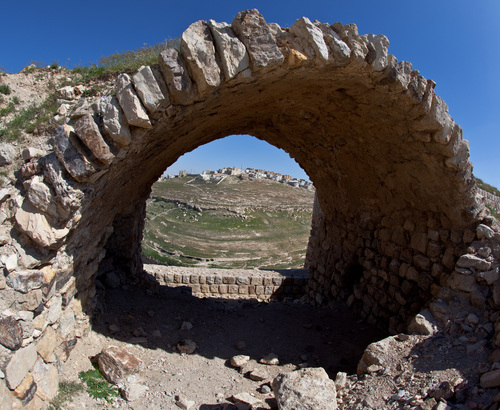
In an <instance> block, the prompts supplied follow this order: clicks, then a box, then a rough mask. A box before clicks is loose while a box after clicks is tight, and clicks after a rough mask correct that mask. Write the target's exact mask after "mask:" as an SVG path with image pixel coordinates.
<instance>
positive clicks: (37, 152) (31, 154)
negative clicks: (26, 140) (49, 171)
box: [22, 147, 46, 161]
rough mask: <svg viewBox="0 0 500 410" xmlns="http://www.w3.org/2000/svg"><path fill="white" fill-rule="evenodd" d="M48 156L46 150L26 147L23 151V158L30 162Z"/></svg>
mask: <svg viewBox="0 0 500 410" xmlns="http://www.w3.org/2000/svg"><path fill="white" fill-rule="evenodd" d="M45 154H46V152H45V151H44V150H41V149H38V148H34V147H26V148H24V149H23V152H22V156H23V160H24V161H29V160H31V159H33V158H40V157H43V156H44V155H45Z"/></svg>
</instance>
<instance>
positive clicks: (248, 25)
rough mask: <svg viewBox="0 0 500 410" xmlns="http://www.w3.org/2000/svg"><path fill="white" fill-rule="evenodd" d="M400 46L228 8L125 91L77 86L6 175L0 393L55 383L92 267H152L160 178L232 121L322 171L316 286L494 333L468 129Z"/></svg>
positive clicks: (483, 216)
mask: <svg viewBox="0 0 500 410" xmlns="http://www.w3.org/2000/svg"><path fill="white" fill-rule="evenodd" d="M388 45H389V42H388V40H387V38H386V37H385V36H383V35H377V36H374V35H363V36H360V35H359V34H358V31H357V28H356V26H355V25H352V24H348V25H342V24H339V23H338V24H334V25H332V26H330V25H328V24H323V23H320V22H314V23H312V22H311V21H309V20H308V19H307V18H301V19H299V20H297V22H296V23H295V24H294V25H293V26H292V27H290V28H289V29H282V28H280V27H279V26H277V25H276V24H267V23H266V22H265V20H264V18H263V17H262V16H261V15H260V13H259V12H258V11H256V10H246V11H244V12H241V13H239V14H238V15H237V17H236V18H235V20H234V21H233V23H232V24H230V25H229V24H225V23H216V22H213V21H210V22H208V23H207V22H204V21H199V22H196V23H193V24H192V25H191V26H190V27H189V28H188V29H187V30H186V32H185V33H184V34H183V35H182V42H181V51H180V53H179V52H177V51H176V50H173V49H170V50H167V51H164V52H162V53H161V54H160V56H159V61H158V65H155V66H152V67H141V68H140V69H139V70H138V72H137V73H135V74H134V75H132V76H129V75H127V74H123V75H120V76H119V77H118V79H117V82H116V90H117V92H116V98H115V97H111V96H107V97H103V98H99V99H96V100H92V99H86V98H81V99H80V100H79V102H78V104H76V105H75V106H74V107H73V109H72V110H71V112H70V113H69V114H68V118H67V122H66V123H65V125H62V126H60V127H59V128H58V129H57V132H56V133H55V135H53V136H52V141H53V149H52V150H51V151H50V152H46V153H43V155H37V154H33V152H32V151H29V150H28V152H27V153H26V155H25V156H24V160H25V161H26V162H25V163H24V164H23V165H22V167H21V168H20V169H19V170H17V171H16V178H17V180H16V181H15V183H14V184H12V185H11V186H9V187H7V188H5V189H3V190H1V192H0V201H1V209H0V217H1V221H2V235H1V239H2V249H1V250H2V252H1V254H2V255H3V256H2V260H1V261H2V264H3V266H4V273H5V275H4V276H1V277H0V308H1V309H0V312H2V314H1V317H0V369H1V370H2V372H3V374H4V375H5V378H3V379H1V380H0V397H2V403H7V406H8V405H9V403H10V402H12V400H14V401H15V400H21V401H22V402H23V403H25V404H29V406H32V407H33V408H37V407H40V406H41V403H42V402H43V401H47V400H50V399H51V398H52V397H54V395H55V394H56V392H57V384H58V372H57V365H58V363H60V362H62V361H64V360H66V358H67V356H68V353H69V352H70V351H71V349H72V347H73V346H74V345H75V343H76V342H77V340H78V338H81V337H84V335H85V333H86V331H87V330H88V329H89V326H90V318H91V317H92V314H93V311H94V309H95V307H96V306H97V305H98V303H99V300H98V297H97V294H96V287H95V279H96V277H97V275H98V274H99V275H103V277H105V275H106V274H107V273H109V272H114V273H115V274H117V275H121V276H122V277H123V278H128V280H129V281H130V283H132V284H133V285H137V286H138V285H139V284H140V282H141V280H142V279H143V278H145V275H143V272H142V261H141V256H140V242H141V237H142V229H143V226H144V217H145V204H146V200H147V198H148V196H149V194H150V190H151V186H152V184H153V183H154V181H156V180H157V179H158V178H159V176H160V175H161V174H162V172H163V171H164V170H165V168H167V167H168V166H169V165H171V164H173V163H174V162H175V161H176V160H177V159H178V158H179V157H180V156H181V155H183V154H184V153H186V152H189V151H191V150H193V149H195V148H197V147H198V146H200V145H202V144H205V143H208V142H211V141H213V140H215V139H218V138H222V137H225V136H228V135H232V134H251V135H254V136H256V137H258V138H261V139H263V140H265V141H267V142H269V143H271V144H273V145H275V146H277V147H279V148H283V149H284V150H285V151H286V152H288V153H289V154H290V155H291V156H292V157H293V158H294V159H295V160H296V161H297V162H298V163H299V164H300V165H301V166H302V167H303V168H304V170H305V171H306V172H307V173H308V175H309V177H310V179H311V181H313V182H314V184H315V187H316V189H317V196H318V201H317V205H316V212H315V216H314V220H313V224H312V232H311V241H310V244H309V249H308V255H307V261H308V268H309V270H310V274H311V281H310V283H309V285H308V292H309V296H310V299H311V301H315V302H316V303H326V302H328V300H330V299H335V298H338V299H343V300H346V301H347V303H348V304H350V305H351V306H353V307H354V308H355V309H356V310H357V311H358V312H359V313H360V314H361V315H363V316H364V317H366V318H367V319H368V320H370V321H371V322H376V323H380V324H381V325H382V326H385V327H386V328H387V326H389V327H390V329H392V330H394V331H399V330H403V329H404V328H405V326H406V324H407V322H408V319H409V318H410V317H411V316H412V315H414V314H415V313H416V312H418V311H419V310H420V309H422V308H425V307H429V309H431V311H432V313H433V315H434V317H435V318H436V319H437V320H439V322H440V323H441V325H442V326H443V328H444V329H446V330H447V331H454V330H456V329H455V328H456V326H455V325H456V324H459V323H460V320H462V322H463V318H462V317H461V315H464V314H467V312H468V311H469V309H473V308H476V309H482V311H483V312H484V314H483V315H480V316H481V318H480V320H479V322H478V323H477V326H483V328H484V329H490V333H489V335H490V336H489V337H490V338H491V337H495V339H494V343H495V345H496V346H500V326H497V328H498V329H499V331H498V332H496V333H494V330H493V329H494V326H493V323H495V325H496V324H498V323H500V322H498V323H496V321H497V319H499V317H498V316H499V315H498V314H497V311H498V307H499V306H500V283H499V280H498V279H499V272H498V266H499V260H500V248H499V241H500V238H499V234H498V226H497V225H496V222H495V220H494V219H493V218H491V217H489V216H488V213H487V211H486V210H485V208H484V205H483V203H482V202H481V201H480V200H478V199H477V198H476V193H477V188H476V185H475V181H474V177H473V175H472V166H471V164H470V162H469V160H468V153H469V147H468V143H467V141H466V140H464V139H463V138H462V132H461V128H460V127H459V126H458V125H456V124H455V123H454V121H453V119H452V118H451V117H450V115H449V114H448V109H447V106H446V104H445V103H444V102H443V101H442V100H441V99H440V98H439V97H438V96H437V95H436V94H435V92H434V87H435V83H434V82H432V81H430V80H427V79H425V78H424V77H422V76H421V75H420V73H419V72H418V71H417V70H413V68H412V66H411V64H410V63H408V62H398V61H397V59H396V58H395V57H394V56H391V55H390V54H388ZM457 304H458V305H459V306H460V309H459V310H458V311H457V312H458V313H457V312H455V310H454V308H455V307H457V306H458V305H457ZM453 326H455V327H453ZM459 330H460V329H458V331H459Z"/></svg>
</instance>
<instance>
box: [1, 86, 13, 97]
mask: <svg viewBox="0 0 500 410" xmlns="http://www.w3.org/2000/svg"><path fill="white" fill-rule="evenodd" d="M10 93H11V89H10V87H9V86H8V85H7V84H0V94H4V95H9V94H10Z"/></svg>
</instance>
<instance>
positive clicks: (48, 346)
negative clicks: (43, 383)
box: [36, 326, 57, 363]
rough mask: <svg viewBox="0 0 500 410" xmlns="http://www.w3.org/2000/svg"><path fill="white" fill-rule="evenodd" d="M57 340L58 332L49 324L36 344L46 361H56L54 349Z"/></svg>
mask: <svg viewBox="0 0 500 410" xmlns="http://www.w3.org/2000/svg"><path fill="white" fill-rule="evenodd" d="M56 342H57V333H56V331H55V330H54V329H53V328H52V327H51V326H48V327H47V328H46V329H45V331H44V332H43V335H42V336H41V337H40V338H39V340H38V341H37V344H36V350H37V352H38V354H39V355H40V357H41V358H42V359H43V360H44V361H45V362H46V363H51V362H53V361H54V350H55V348H56V346H57V344H56Z"/></svg>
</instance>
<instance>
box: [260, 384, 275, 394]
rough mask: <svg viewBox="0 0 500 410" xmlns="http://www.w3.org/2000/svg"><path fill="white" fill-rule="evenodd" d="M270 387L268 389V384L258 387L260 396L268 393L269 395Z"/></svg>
mask: <svg viewBox="0 0 500 410" xmlns="http://www.w3.org/2000/svg"><path fill="white" fill-rule="evenodd" d="M271 391H272V390H271V387H269V385H268V384H263V385H262V386H260V392H261V393H262V394H268V393H271Z"/></svg>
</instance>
